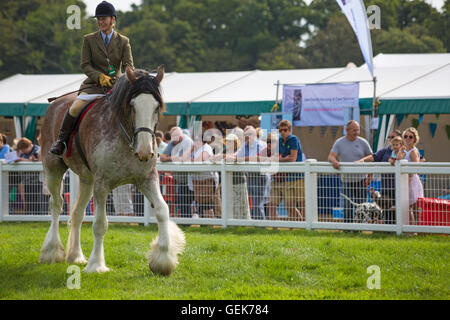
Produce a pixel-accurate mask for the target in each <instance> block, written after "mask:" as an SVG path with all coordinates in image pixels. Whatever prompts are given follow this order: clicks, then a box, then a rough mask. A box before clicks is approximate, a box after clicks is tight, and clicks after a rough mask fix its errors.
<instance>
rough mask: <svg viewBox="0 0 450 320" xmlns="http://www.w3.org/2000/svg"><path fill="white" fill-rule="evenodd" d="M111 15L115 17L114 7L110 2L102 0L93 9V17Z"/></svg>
mask: <svg viewBox="0 0 450 320" xmlns="http://www.w3.org/2000/svg"><path fill="white" fill-rule="evenodd" d="M112 16H114V17H116V18H117V16H116V9H115V8H114V6H113V5H112V4H111V3H109V2H107V1H102V2H101V3H100V4H99V5H98V6H97V8H96V9H95V18H98V17H112Z"/></svg>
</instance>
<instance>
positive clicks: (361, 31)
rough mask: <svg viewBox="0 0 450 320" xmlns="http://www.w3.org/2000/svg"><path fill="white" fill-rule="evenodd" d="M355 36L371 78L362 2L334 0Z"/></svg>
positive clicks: (370, 63) (370, 48)
mask: <svg viewBox="0 0 450 320" xmlns="http://www.w3.org/2000/svg"><path fill="white" fill-rule="evenodd" d="M336 1H337V3H338V4H339V6H340V7H341V10H342V12H343V13H344V14H345V16H346V17H347V20H348V22H350V25H351V26H352V28H353V31H354V32H355V34H356V38H357V39H358V42H359V47H360V48H361V52H362V55H363V57H364V61H366V64H367V66H368V67H369V71H370V74H371V75H372V77H373V52H372V40H371V38H370V31H369V22H368V20H367V13H366V7H365V6H364V3H363V1H362V0H336Z"/></svg>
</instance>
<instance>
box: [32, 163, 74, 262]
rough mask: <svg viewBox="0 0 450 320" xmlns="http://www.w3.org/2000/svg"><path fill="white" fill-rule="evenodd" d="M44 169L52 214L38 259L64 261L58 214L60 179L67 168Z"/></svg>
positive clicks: (60, 205)
mask: <svg viewBox="0 0 450 320" xmlns="http://www.w3.org/2000/svg"><path fill="white" fill-rule="evenodd" d="M44 169H45V176H46V181H47V187H48V189H49V191H50V194H51V196H50V212H51V215H52V223H51V225H50V229H49V231H48V233H47V236H46V237H45V240H44V243H43V245H42V248H41V253H40V256H39V260H40V262H41V263H55V262H64V257H65V254H64V246H63V245H62V242H61V238H60V237H59V215H60V214H61V211H62V207H63V199H62V197H61V181H62V178H63V176H64V172H65V171H66V170H67V168H65V167H64V166H57V167H54V168H52V169H49V168H44Z"/></svg>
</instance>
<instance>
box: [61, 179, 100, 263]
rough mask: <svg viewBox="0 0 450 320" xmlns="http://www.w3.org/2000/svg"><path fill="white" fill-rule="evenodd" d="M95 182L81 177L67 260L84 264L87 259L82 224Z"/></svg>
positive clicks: (74, 207) (71, 224)
mask: <svg viewBox="0 0 450 320" xmlns="http://www.w3.org/2000/svg"><path fill="white" fill-rule="evenodd" d="M93 185H94V184H93V182H92V181H90V182H88V181H83V180H82V179H80V183H79V185H78V192H77V198H76V200H75V204H74V206H73V208H72V209H71V210H70V212H71V218H70V233H69V239H68V241H67V258H66V260H67V262H69V263H76V264H82V263H86V262H87V260H86V258H85V257H84V255H83V251H82V250H81V243H80V233H81V224H82V222H83V218H84V214H85V209H86V205H87V204H88V203H89V200H90V198H91V196H92V188H93Z"/></svg>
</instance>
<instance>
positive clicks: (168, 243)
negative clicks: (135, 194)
mask: <svg viewBox="0 0 450 320" xmlns="http://www.w3.org/2000/svg"><path fill="white" fill-rule="evenodd" d="M138 189H139V190H140V191H141V192H142V193H143V194H144V195H145V196H146V197H147V199H148V200H149V201H150V202H151V203H153V205H154V209H155V211H156V219H157V221H158V237H156V238H155V239H154V240H153V242H152V243H151V251H150V252H149V254H148V263H149V267H150V269H151V270H152V271H153V272H154V273H156V274H161V275H165V276H167V275H170V274H171V273H172V271H173V270H174V269H175V268H176V266H177V264H178V257H177V255H178V254H180V253H182V252H183V250H184V246H185V243H186V241H185V236H184V233H183V231H181V230H180V228H178V226H177V225H176V224H175V223H174V222H173V221H170V220H169V208H168V206H167V204H166V202H165V201H164V199H163V197H162V195H161V192H160V189H159V181H158V178H157V174H152V178H151V179H148V180H145V181H144V182H142V183H141V184H140V185H138Z"/></svg>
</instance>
